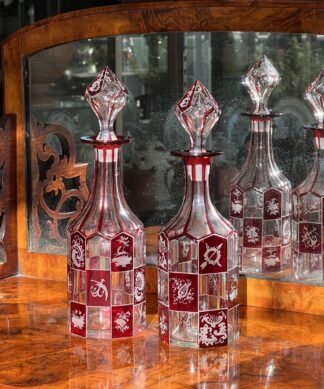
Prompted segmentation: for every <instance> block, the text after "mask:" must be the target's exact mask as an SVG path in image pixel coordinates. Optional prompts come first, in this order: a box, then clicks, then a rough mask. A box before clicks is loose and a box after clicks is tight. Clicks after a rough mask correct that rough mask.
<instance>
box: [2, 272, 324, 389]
mask: <svg viewBox="0 0 324 389" xmlns="http://www.w3.org/2000/svg"><path fill="white" fill-rule="evenodd" d="M148 301H149V303H148V312H147V313H148V315H147V318H148V328H147V330H146V331H145V333H143V334H142V335H141V336H138V337H136V338H133V339H127V340H124V339H120V340H114V341H109V340H105V341H98V340H84V339H80V338H75V337H71V336H69V334H68V333H67V321H66V286H65V283H64V282H60V281H45V280H40V279H35V278H34V279H33V278H22V277H15V278H8V279H5V280H1V281H0V336H1V342H0V388H8V387H20V388H25V387H26V388H30V387H35V388H36V387H38V388H39V387H41V388H108V389H111V388H116V389H117V388H118V389H127V388H136V389H142V388H159V389H160V388H161V389H169V388H172V389H173V388H175V389H177V388H179V389H180V388H197V389H198V388H203V389H210V388H213V389H214V388H216V389H217V388H224V389H225V388H226V389H234V388H316V389H318V388H324V317H323V316H316V315H306V314H300V313H291V312H284V311H279V310H270V309H262V308H253V307H241V313H240V326H241V337H240V341H239V342H238V344H237V345H236V346H231V347H221V348H219V349H203V350H195V349H184V348H179V347H166V346H163V345H161V344H160V343H159V338H158V329H157V315H156V307H157V305H156V296H155V295H154V294H149V295H148Z"/></svg>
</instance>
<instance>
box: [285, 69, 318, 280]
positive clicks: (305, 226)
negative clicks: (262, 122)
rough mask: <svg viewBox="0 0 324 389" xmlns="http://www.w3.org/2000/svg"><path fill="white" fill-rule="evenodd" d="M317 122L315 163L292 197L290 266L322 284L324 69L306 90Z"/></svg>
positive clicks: (297, 273)
mask: <svg viewBox="0 0 324 389" xmlns="http://www.w3.org/2000/svg"><path fill="white" fill-rule="evenodd" d="M306 99H307V100H308V101H309V103H310V105H311V107H312V110H313V113H314V116H315V119H316V123H314V124H310V125H307V126H305V129H310V130H311V131H312V133H313V138H314V144H315V160H314V164H313V168H312V170H311V172H310V175H309V176H308V177H307V178H306V179H305V180H304V181H303V182H302V183H301V184H300V185H299V186H298V187H297V188H296V189H295V191H294V194H293V215H294V221H293V264H294V273H295V276H296V278H298V279H303V280H308V281H323V243H324V240H323V229H324V227H323V226H324V120H323V119H324V70H322V71H321V72H320V74H319V75H318V76H317V78H316V79H315V80H314V81H313V82H311V83H310V84H309V85H308V86H307V88H306Z"/></svg>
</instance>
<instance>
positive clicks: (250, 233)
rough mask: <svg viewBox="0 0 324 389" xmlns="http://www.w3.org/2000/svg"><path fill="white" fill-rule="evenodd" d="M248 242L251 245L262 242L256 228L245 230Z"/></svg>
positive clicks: (250, 227)
mask: <svg viewBox="0 0 324 389" xmlns="http://www.w3.org/2000/svg"><path fill="white" fill-rule="evenodd" d="M245 233H246V236H247V241H248V242H249V243H257V242H259V241H260V231H259V228H258V227H256V226H247V227H246V229H245Z"/></svg>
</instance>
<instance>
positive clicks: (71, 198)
mask: <svg viewBox="0 0 324 389" xmlns="http://www.w3.org/2000/svg"><path fill="white" fill-rule="evenodd" d="M323 47H324V36H320V35H308V34H286V33H266V32H265V33H242V32H224V33H221V32H188V33H157V34H145V35H127V36H118V37H107V38H96V39H91V40H85V41H77V42H73V43H69V44H64V45H61V46H56V47H53V48H50V49H47V50H44V51H41V52H39V53H37V54H35V55H33V56H32V57H29V58H28V60H27V63H26V66H27V68H28V72H27V73H28V77H27V80H26V86H25V92H26V97H27V100H26V101H27V110H26V114H27V120H26V122H27V134H26V136H27V146H28V151H29V153H28V181H27V183H28V223H29V230H28V234H29V236H28V239H29V251H32V252H45V253H47V252H50V253H64V252H65V236H66V235H65V229H66V226H67V225H68V223H69V222H70V221H71V220H72V219H73V218H75V217H76V215H77V214H78V212H79V210H80V208H81V207H82V206H83V204H84V202H85V201H86V198H87V196H88V188H89V187H90V183H91V176H92V167H93V150H92V148H91V147H89V146H87V145H84V144H82V143H81V142H80V137H81V136H83V135H94V134H96V133H97V131H98V123H97V119H96V117H95V116H94V114H93V112H92V111H91V109H90V107H89V105H88V104H87V102H86V101H85V98H84V96H83V95H84V91H85V88H86V86H87V85H88V84H89V83H90V81H91V80H92V79H93V78H94V77H95V76H96V75H97V73H98V72H99V71H100V70H101V69H102V68H103V67H104V66H106V65H108V66H109V67H111V68H112V70H113V71H114V72H115V73H116V74H117V76H118V77H119V78H120V79H122V81H123V83H125V84H126V86H127V87H128V90H129V93H130V98H129V103H128V105H127V107H126V108H125V109H124V111H123V113H122V114H121V115H120V117H118V120H117V123H116V127H117V128H116V130H117V132H118V133H120V134H124V135H132V136H133V137H134V138H135V142H134V143H133V144H131V145H129V146H126V147H124V151H123V179H124V186H125V191H126V198H127V201H128V203H129V205H130V207H131V208H132V209H133V210H134V211H135V213H136V214H137V215H138V216H139V217H140V219H141V220H142V221H143V222H144V224H145V226H157V225H162V224H163V223H165V222H166V221H168V220H169V219H170V217H171V216H173V215H174V214H175V212H176V211H177V210H178V208H179V206H180V204H181V200H182V194H183V186H184V185H183V181H184V177H183V172H182V169H183V168H182V162H181V161H179V160H178V159H176V158H173V157H171V156H170V150H173V149H177V148H182V147H186V145H187V142H188V140H187V139H186V137H185V135H184V132H183V131H181V130H180V127H179V126H180V125H179V123H178V122H177V120H176V118H175V115H174V109H175V104H176V102H177V101H178V100H179V98H180V97H181V96H182V95H183V93H184V91H185V90H186V89H187V88H188V86H189V85H190V84H191V83H192V82H193V81H195V80H196V79H200V80H201V81H203V83H204V84H205V85H206V86H207V87H208V88H209V89H210V90H211V92H212V94H213V95H214V97H215V98H216V100H217V101H218V102H219V104H220V106H221V109H222V115H221V118H220V121H219V123H218V125H217V126H216V128H214V130H213V131H212V134H211V136H210V138H209V144H208V146H209V148H216V149H221V150H222V151H223V155H222V156H221V157H218V158H216V159H215V161H214V164H213V168H212V171H211V182H210V184H211V191H212V199H213V201H214V203H215V204H216V206H217V208H218V209H219V210H220V211H221V213H222V214H223V215H224V216H225V217H228V192H229V185H230V181H231V179H232V177H233V176H234V175H235V174H236V173H237V172H238V170H239V169H240V167H241V166H242V163H243V161H244V159H245V155H246V151H247V144H248V140H249V131H248V129H249V122H248V119H247V118H245V117H242V116H241V115H240V113H241V112H243V111H247V110H249V109H250V108H251V101H250V98H249V96H248V94H247V93H246V90H245V89H244V87H243V86H242V83H241V78H242V75H244V74H245V73H246V71H247V70H248V68H249V67H250V66H251V65H252V64H253V63H254V62H255V60H256V59H257V58H258V57H259V56H260V55H262V54H266V55H267V56H268V57H269V58H270V59H271V61H272V62H273V64H274V65H275V66H276V68H277V69H278V71H279V72H280V74H281V77H282V81H281V83H280V85H279V86H278V87H277V88H276V89H275V91H274V92H273V94H272V96H271V98H270V102H269V106H270V107H271V108H272V110H273V111H277V112H278V111H279V112H283V113H284V114H285V115H283V116H282V117H280V118H278V119H276V120H275V122H274V138H273V144H274V153H275V158H276V160H277V163H278V165H279V167H280V168H281V169H282V170H283V172H284V174H285V175H286V176H287V177H288V178H289V179H290V181H291V182H292V184H293V186H296V184H298V183H300V182H301V181H302V180H303V179H304V178H305V177H306V176H307V174H308V173H309V171H310V168H311V166H312V161H313V151H314V149H313V143H312V139H311V135H310V134H308V133H307V132H306V131H305V130H303V125H304V124H307V123H310V122H312V121H313V117H312V113H311V111H310V109H309V107H308V105H307V104H306V102H305V101H304V99H303V95H304V91H305V88H306V85H307V84H308V83H309V82H310V81H311V80H312V79H314V77H315V75H316V74H317V73H318V72H319V71H320V70H321V68H322V67H323V64H324V50H323Z"/></svg>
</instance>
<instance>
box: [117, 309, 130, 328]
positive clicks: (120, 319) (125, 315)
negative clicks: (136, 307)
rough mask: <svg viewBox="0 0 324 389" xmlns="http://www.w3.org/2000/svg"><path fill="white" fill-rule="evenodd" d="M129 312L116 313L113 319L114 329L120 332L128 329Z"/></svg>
mask: <svg viewBox="0 0 324 389" xmlns="http://www.w3.org/2000/svg"><path fill="white" fill-rule="evenodd" d="M129 319H130V312H119V313H117V317H116V319H115V320H114V322H115V328H116V330H118V331H120V332H125V331H127V330H129V325H128V322H129Z"/></svg>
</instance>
